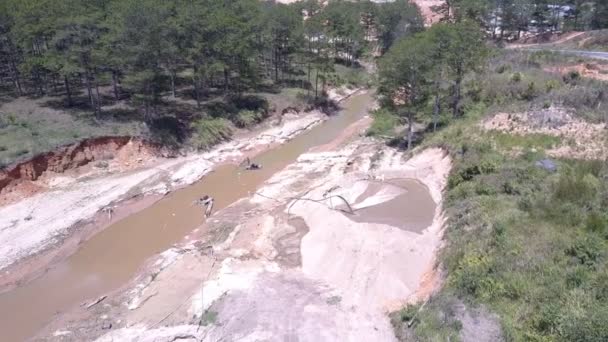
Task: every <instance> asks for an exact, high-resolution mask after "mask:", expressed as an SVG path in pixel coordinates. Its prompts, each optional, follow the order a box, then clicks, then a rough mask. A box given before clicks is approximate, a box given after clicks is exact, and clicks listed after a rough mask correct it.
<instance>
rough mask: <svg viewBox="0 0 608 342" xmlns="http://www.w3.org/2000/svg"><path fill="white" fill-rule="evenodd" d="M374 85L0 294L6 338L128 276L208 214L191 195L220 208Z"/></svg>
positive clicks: (330, 128) (328, 128) (336, 122)
mask: <svg viewBox="0 0 608 342" xmlns="http://www.w3.org/2000/svg"><path fill="white" fill-rule="evenodd" d="M371 102H372V98H371V95H370V94H368V93H363V94H359V95H356V96H353V97H351V98H350V99H348V100H346V101H345V102H343V103H342V106H343V109H342V110H341V112H340V113H339V114H338V115H336V116H333V117H331V118H330V119H329V120H328V121H326V122H324V123H323V124H321V125H319V126H316V127H314V128H312V129H311V130H310V131H308V132H305V133H303V134H302V135H299V136H298V137H296V138H295V139H293V140H291V141H289V142H287V143H286V144H284V145H282V146H280V147H277V148H275V149H272V150H270V151H267V152H264V153H262V154H261V155H259V156H257V157H256V158H254V161H255V162H257V163H261V164H262V165H263V166H264V167H263V169H262V170H259V171H253V172H242V170H240V169H239V168H237V167H236V166H234V165H224V166H220V167H218V168H217V169H216V170H215V171H214V172H212V173H210V174H209V175H207V176H205V177H204V178H203V179H202V180H200V181H199V182H197V183H195V184H193V185H191V186H188V187H186V188H184V189H181V190H178V191H175V192H173V193H171V194H170V195H168V196H166V197H165V198H163V199H162V200H160V201H158V202H157V203H155V204H154V205H152V206H150V207H148V208H146V209H144V210H142V211H140V212H138V213H136V214H134V215H131V216H129V217H127V218H125V219H124V220H122V221H119V222H117V223H116V224H114V225H112V226H110V227H108V228H107V229H105V230H104V231H102V232H101V233H99V234H97V235H95V236H94V237H93V238H91V239H90V240H88V241H87V242H85V243H84V244H83V245H82V246H81V248H80V249H79V250H78V251H77V252H76V253H75V254H73V255H72V256H71V257H69V258H68V259H67V260H65V261H63V262H61V263H59V264H57V265H56V266H54V267H53V268H51V269H50V270H49V271H48V272H47V273H46V274H44V275H42V276H40V277H39V278H37V279H35V280H33V281H31V282H30V283H28V284H26V285H24V286H21V287H19V288H17V289H14V290H12V291H9V292H7V293H4V294H2V295H0V341H3V342H10V341H22V340H24V339H27V338H29V337H32V336H33V335H35V334H36V332H38V331H39V330H40V329H41V328H42V327H44V326H45V325H46V324H47V323H49V322H50V321H51V320H52V319H53V317H54V316H55V315H56V314H58V313H61V312H65V311H66V310H69V309H70V308H71V307H74V306H76V305H79V304H80V303H82V302H84V301H87V300H92V299H95V298H97V297H99V296H101V295H102V294H104V293H107V292H109V291H111V290H113V289H116V288H117V287H119V286H120V285H121V284H124V283H126V282H127V281H128V280H129V279H130V278H131V277H133V275H134V274H135V273H136V271H137V269H138V268H139V267H141V266H142V264H143V263H144V261H145V260H146V259H148V258H150V257H152V256H153V255H154V254H156V253H159V252H162V251H164V250H166V249H168V248H169V247H170V246H171V245H173V244H175V243H177V242H179V241H180V240H181V239H183V237H184V236H185V235H187V234H188V233H189V232H191V231H192V229H194V228H195V227H197V226H198V225H200V224H201V222H202V221H203V215H202V210H201V209H200V208H199V207H195V206H192V205H191V204H192V202H193V201H194V200H195V199H197V198H199V197H200V196H201V195H202V194H209V195H211V196H213V197H214V198H215V200H216V201H215V206H214V210H220V209H222V208H225V207H226V206H227V205H229V204H231V203H233V202H235V201H236V200H238V199H239V198H242V197H245V196H247V195H248V192H250V191H254V190H255V189H256V188H258V187H259V186H260V185H261V184H262V183H263V182H264V181H265V180H267V179H268V178H270V177H271V176H272V175H273V174H274V173H275V172H277V171H279V170H281V169H282V168H284V167H285V166H287V165H288V164H290V163H291V162H293V161H295V159H296V158H297V157H298V156H299V155H300V154H302V153H304V152H306V151H308V150H309V149H310V148H312V147H315V146H319V145H323V144H326V143H328V142H330V141H331V140H332V139H334V138H335V137H337V136H338V135H339V134H340V133H341V132H342V131H343V130H344V128H346V127H347V126H348V125H349V124H351V123H353V122H355V121H357V120H358V119H360V118H362V117H363V116H364V115H365V114H367V108H368V106H369V105H370V104H371Z"/></svg>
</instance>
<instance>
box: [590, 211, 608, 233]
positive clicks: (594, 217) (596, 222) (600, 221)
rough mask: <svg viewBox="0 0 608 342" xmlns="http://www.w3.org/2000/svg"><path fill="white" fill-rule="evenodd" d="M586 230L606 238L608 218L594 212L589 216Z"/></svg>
mask: <svg viewBox="0 0 608 342" xmlns="http://www.w3.org/2000/svg"><path fill="white" fill-rule="evenodd" d="M585 228H587V230H588V231H590V232H594V233H598V234H599V235H600V236H604V237H606V233H608V218H606V215H605V214H602V213H599V212H598V211H592V212H591V213H589V215H588V216H587V222H586V224H585Z"/></svg>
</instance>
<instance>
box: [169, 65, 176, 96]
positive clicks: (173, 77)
mask: <svg viewBox="0 0 608 342" xmlns="http://www.w3.org/2000/svg"><path fill="white" fill-rule="evenodd" d="M170 78H171V96H172V97H173V98H175V70H171V72H170Z"/></svg>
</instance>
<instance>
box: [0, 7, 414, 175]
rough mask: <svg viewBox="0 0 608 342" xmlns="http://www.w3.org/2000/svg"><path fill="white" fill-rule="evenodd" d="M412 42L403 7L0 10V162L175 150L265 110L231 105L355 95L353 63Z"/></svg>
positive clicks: (408, 12)
mask: <svg viewBox="0 0 608 342" xmlns="http://www.w3.org/2000/svg"><path fill="white" fill-rule="evenodd" d="M420 29H422V19H421V17H420V14H419V11H418V9H417V7H415V6H414V5H412V4H410V3H409V2H407V1H404V0H400V1H396V2H393V3H387V4H376V3H372V2H361V3H351V2H346V1H332V2H331V3H329V4H328V5H327V6H322V5H321V3H320V2H319V1H316V0H309V1H303V2H297V3H293V4H289V5H286V4H280V3H276V2H274V1H258V0H226V1H216V0H198V1H190V0H188V1H185V0H179V1H160V0H126V1H125V0H101V1H86V0H61V1H47V0H42V1H40V0H5V1H2V2H0V103H4V104H8V106H4V107H3V108H2V109H1V110H2V113H0V130H2V133H3V134H4V133H6V134H9V135H11V136H12V138H11V139H2V140H1V141H0V144H2V145H1V146H0V148H1V150H0V161H1V162H2V163H3V164H5V163H7V162H11V161H13V160H14V159H15V158H18V157H23V156H31V155H32V154H33V153H37V152H41V151H44V150H45V149H48V148H52V147H53V146H54V145H56V144H58V143H69V142H72V141H74V140H78V139H82V138H85V137H88V136H92V135H93V136H94V135H107V134H108V133H109V132H110V133H111V132H116V134H136V135H138V134H152V135H155V136H153V137H152V138H154V139H157V140H161V142H165V141H167V142H168V143H183V142H184V141H186V140H189V138H190V137H191V136H194V135H196V136H197V137H201V136H202V135H204V134H205V132H206V131H205V130H202V131H198V128H200V127H208V126H214V127H215V126H217V125H218V124H219V122H220V121H212V122H210V123H208V124H207V123H201V122H199V121H201V120H203V121H204V120H215V119H216V118H222V119H226V120H228V121H221V122H223V123H224V124H228V125H232V124H234V125H236V126H238V127H246V126H249V125H251V124H254V123H257V122H259V121H260V120H261V119H263V118H264V117H265V116H266V115H267V114H268V113H267V110H268V109H269V108H270V107H271V106H274V103H272V104H271V105H268V103H265V102H264V101H257V102H253V103H249V104H246V105H243V103H242V101H240V102H239V103H235V102H234V101H235V100H238V99H242V98H243V97H248V98H250V97H251V95H257V96H259V97H260V99H261V100H263V99H271V100H278V101H279V102H281V101H282V100H281V99H277V96H274V95H275V94H282V92H281V89H285V88H286V87H288V88H290V89H300V90H301V91H299V92H298V93H299V94H300V95H298V98H304V99H306V100H307V101H309V102H311V103H315V102H322V101H320V99H322V97H323V96H324V92H325V89H326V87H327V86H329V85H331V86H339V85H343V84H350V85H364V84H367V83H369V82H370V80H369V79H368V78H367V77H363V76H361V74H363V73H364V72H363V71H364V69H363V68H362V67H361V66H360V65H359V64H358V62H357V61H358V60H359V59H360V58H366V57H367V56H371V54H372V53H375V52H378V51H380V52H382V50H383V49H388V48H389V47H390V45H391V44H392V42H393V41H395V40H396V39H398V38H399V37H401V36H404V35H408V34H410V33H412V32H416V31H418V30H420ZM378 47H380V48H378ZM15 98H19V99H18V101H16V102H15ZM294 100H295V99H294ZM298 101H299V100H298ZM18 104H21V105H18ZM253 104H256V105H257V106H253ZM11 117H14V120H13V119H10V118H11ZM70 117H71V120H70V119H69V118H70ZM229 121H231V122H232V123H230V124H229ZM43 122H50V125H49V126H48V127H49V128H53V127H55V128H56V129H57V130H53V131H51V132H49V129H45V127H38V125H39V124H41V123H43ZM16 125H17V126H19V125H26V126H28V127H32V132H34V133H32V134H37V135H36V137H37V138H36V139H33V140H32V139H31V137H30V135H31V134H30V132H29V131H25V130H23V129H21V128H19V127H17V126H16ZM24 127H25V126H24ZM108 127H109V128H108ZM124 127H128V129H123V128H124ZM228 128H229V127H226V129H228ZM11 132H12V133H11ZM51 135H56V136H57V138H56V139H55V138H53V139H48V140H47V139H46V138H47V136H51ZM16 136H18V137H17V138H19V137H21V138H22V139H14V138H15V137H16ZM213 136H214V135H212V136H210V137H206V138H205V139H204V140H205V141H206V140H209V139H211V141H210V142H211V143H212V142H213V141H214V139H213ZM219 136H222V137H223V136H224V134H221V135H219ZM219 136H218V137H219ZM35 140H38V141H39V143H36V144H35V146H32V142H33V141H35ZM18 145H21V146H18ZM23 145H26V146H23ZM194 145H197V146H209V145H210V144H209V143H203V144H199V143H194Z"/></svg>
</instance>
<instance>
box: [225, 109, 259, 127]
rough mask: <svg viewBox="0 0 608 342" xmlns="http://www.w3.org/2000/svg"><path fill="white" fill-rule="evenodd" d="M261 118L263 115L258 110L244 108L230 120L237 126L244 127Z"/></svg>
mask: <svg viewBox="0 0 608 342" xmlns="http://www.w3.org/2000/svg"><path fill="white" fill-rule="evenodd" d="M262 119H263V115H262V114H261V113H260V112H258V111H253V110H248V109H245V110H241V111H240V112H238V113H237V114H236V115H235V116H233V117H232V122H234V124H235V125H236V126H237V127H239V128H246V127H251V126H252V125H255V124H257V123H259V122H260V121H262Z"/></svg>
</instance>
